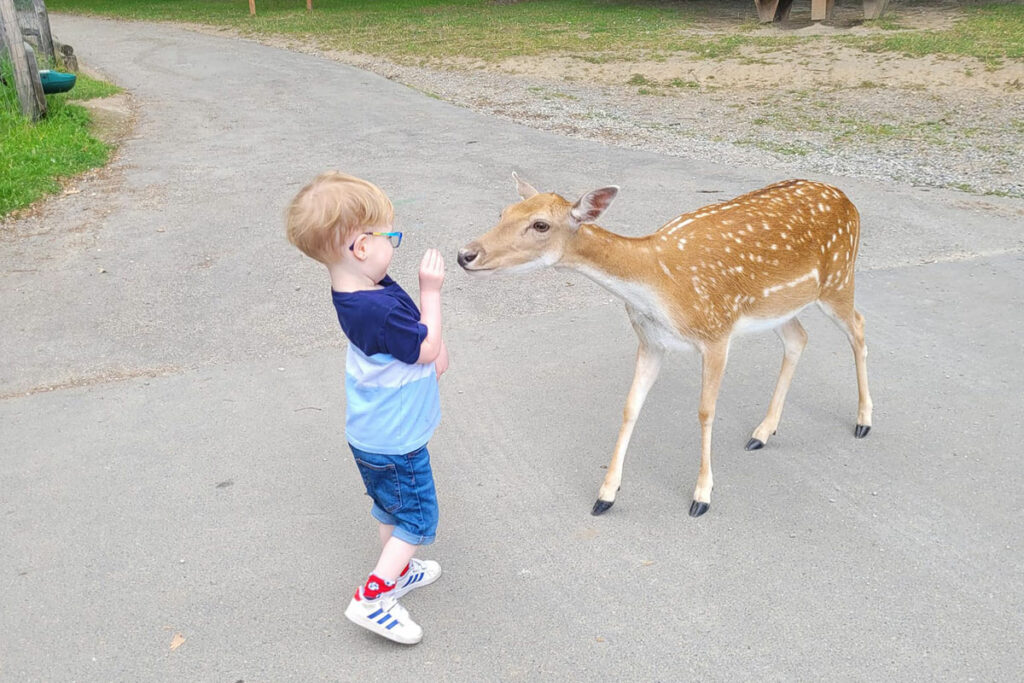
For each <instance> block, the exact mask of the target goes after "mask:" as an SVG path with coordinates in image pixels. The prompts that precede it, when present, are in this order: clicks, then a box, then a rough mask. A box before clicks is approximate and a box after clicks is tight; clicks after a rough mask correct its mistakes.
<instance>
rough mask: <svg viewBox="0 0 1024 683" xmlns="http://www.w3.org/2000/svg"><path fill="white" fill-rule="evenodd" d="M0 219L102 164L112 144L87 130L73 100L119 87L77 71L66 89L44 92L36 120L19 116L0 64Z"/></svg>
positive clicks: (5, 66)
mask: <svg viewBox="0 0 1024 683" xmlns="http://www.w3.org/2000/svg"><path fill="white" fill-rule="evenodd" d="M0 71H2V72H3V74H4V80H5V81H6V82H7V83H8V84H9V85H2V84H0V217H3V216H5V215H7V214H8V213H10V212H11V211H14V210H15V209H20V208H24V207H26V206H28V205H29V204H31V203H32V202H34V201H36V200H37V199H39V198H40V197H42V196H43V195H45V194H48V193H53V192H57V191H59V190H60V187H61V185H60V181H61V179H63V178H68V177H71V176H74V175H76V174H78V173H82V172H83V171H86V170H88V169H90V168H95V167H97V166H102V165H103V164H105V163H107V160H108V159H109V158H110V147H109V146H108V145H106V144H104V143H103V142H100V141H99V140H97V139H95V138H94V137H93V136H92V135H90V133H89V128H90V117H89V112H88V111H86V110H85V109H84V108H83V107H80V106H78V105H75V104H73V102H74V101H75V100H87V99H92V98H94V97H105V96H107V95H111V94H113V93H115V92H118V91H119V88H117V87H115V86H113V85H110V84H109V83H104V82H102V81H97V80H94V79H91V78H88V77H86V76H82V75H79V76H78V81H77V83H76V84H75V87H74V88H73V89H72V90H71V91H70V92H68V93H64V94H60V95H48V96H47V98H46V100H47V108H48V110H49V113H48V115H47V117H46V118H45V119H43V120H41V121H39V122H37V123H35V124H33V123H30V122H29V121H28V120H26V119H25V118H24V117H23V116H22V115H21V109H20V106H19V104H18V97H17V94H16V93H15V91H14V86H13V83H14V79H13V76H12V74H11V69H10V64H9V63H0Z"/></svg>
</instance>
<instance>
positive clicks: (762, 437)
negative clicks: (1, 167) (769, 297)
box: [746, 318, 807, 451]
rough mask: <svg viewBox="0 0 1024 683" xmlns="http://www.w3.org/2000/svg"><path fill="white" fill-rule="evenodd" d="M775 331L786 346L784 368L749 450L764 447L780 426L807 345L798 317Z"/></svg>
mask: <svg viewBox="0 0 1024 683" xmlns="http://www.w3.org/2000/svg"><path fill="white" fill-rule="evenodd" d="M775 331H776V332H777V333H778V335H779V338H780V339H781V340H782V345H783V346H784V347H785V352H784V353H783V356H782V369H781V370H780V371H779V379H778V381H777V382H776V383H775V393H773V394H772V400H771V403H769V404H768V415H766V416H765V418H764V421H763V422H761V424H759V425H758V426H757V429H755V430H754V434H753V435H752V436H751V437H750V441H748V442H747V445H746V449H747V450H748V451H756V450H757V449H759V448H764V445H765V444H766V443H768V437H769V436H771V435H772V434H774V433H775V430H776V429H778V428H779V420H781V419H782V406H783V405H784V404H785V403H786V392H788V391H789V385H790V383H792V381H793V373H794V372H796V364H797V362H799V360H800V354H801V353H803V351H804V347H805V346H807V331H806V330H804V326H803V325H801V324H800V321H799V320H797V319H796V318H790V319H789V320H787V321H786V322H784V323H782V324H781V325H779V326H778V327H777V328H775Z"/></svg>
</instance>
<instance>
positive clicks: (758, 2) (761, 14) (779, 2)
mask: <svg viewBox="0 0 1024 683" xmlns="http://www.w3.org/2000/svg"><path fill="white" fill-rule="evenodd" d="M754 6H755V7H757V18H758V19H760V21H761V23H762V24H767V23H768V22H770V21H785V20H786V19H789V10H790V9H791V8H792V7H793V0H754Z"/></svg>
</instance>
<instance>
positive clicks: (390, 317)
mask: <svg viewBox="0 0 1024 683" xmlns="http://www.w3.org/2000/svg"><path fill="white" fill-rule="evenodd" d="M426 338H427V326H426V325H424V324H423V323H421V322H420V321H419V319H418V318H416V317H415V316H413V313H412V311H410V310H408V309H407V308H406V307H405V306H401V305H396V306H393V307H392V308H391V310H390V311H388V314H387V317H386V318H384V325H383V326H382V327H381V333H380V344H381V346H382V347H383V348H384V349H385V350H386V352H387V353H390V354H391V355H392V356H394V357H395V358H397V359H398V360H400V361H402V362H403V363H408V364H409V365H413V364H415V363H416V362H417V361H418V360H419V359H420V345H421V344H422V343H423V340H424V339H426Z"/></svg>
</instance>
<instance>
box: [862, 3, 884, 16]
mask: <svg viewBox="0 0 1024 683" xmlns="http://www.w3.org/2000/svg"><path fill="white" fill-rule="evenodd" d="M888 4H889V0H864V18H865V19H877V18H878V17H880V16H882V12H884V11H885V7H886V5H888Z"/></svg>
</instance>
